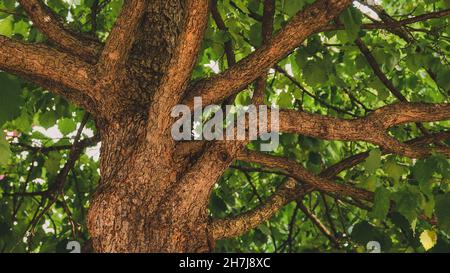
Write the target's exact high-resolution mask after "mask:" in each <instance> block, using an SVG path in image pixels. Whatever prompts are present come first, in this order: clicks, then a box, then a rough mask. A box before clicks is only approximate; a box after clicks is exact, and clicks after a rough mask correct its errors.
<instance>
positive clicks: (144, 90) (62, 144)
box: [0, 0, 450, 252]
mask: <svg viewBox="0 0 450 273" xmlns="http://www.w3.org/2000/svg"><path fill="white" fill-rule="evenodd" d="M17 2H18V3H15V1H11V0H2V1H1V2H0V15H1V17H0V18H1V20H0V32H1V33H2V34H3V35H2V36H0V69H1V70H2V71H4V72H2V74H0V81H1V93H0V94H1V96H2V101H1V105H2V109H1V110H0V124H3V125H2V126H3V129H4V132H5V133H6V134H3V135H2V138H1V140H0V141H1V142H0V144H1V145H0V152H1V155H0V163H1V164H2V169H0V171H1V172H2V173H3V175H2V176H1V181H2V183H1V187H0V194H1V195H2V196H3V197H2V199H1V200H2V203H1V205H0V211H1V216H0V220H1V221H0V224H1V225H0V227H1V228H0V230H2V232H1V234H2V235H1V238H0V247H2V249H3V251H51V250H52V248H53V247H55V245H59V246H63V244H64V243H63V242H64V241H63V239H64V238H68V237H70V238H77V239H79V240H83V241H87V242H90V244H91V245H92V250H93V251H97V252H208V251H213V250H214V249H216V250H218V251H238V250H254V251H256V250H257V251H302V250H303V251H305V250H313V249H315V250H322V251H328V250H338V249H343V250H348V251H355V250H361V248H360V247H364V246H365V245H366V243H368V242H369V241H374V240H375V241H379V242H380V243H381V245H382V247H383V248H384V249H385V250H388V249H392V251H405V250H409V251H423V249H424V248H425V250H428V249H430V248H432V247H434V248H435V249H438V247H441V248H444V249H445V247H448V239H449V238H448V236H449V235H450V231H449V226H450V225H449V218H448V217H449V215H450V213H448V204H449V202H450V195H449V194H450V193H449V192H450V188H449V183H448V182H449V178H450V177H449V174H450V171H449V170H450V168H449V164H448V160H447V157H448V156H449V155H450V149H449V147H448V144H449V142H448V139H449V137H450V135H449V132H448V131H446V130H445V127H446V126H447V127H448V125H449V123H448V120H449V119H450V104H448V103H447V100H448V95H449V94H450V93H449V82H448V61H447V53H448V49H449V39H448V38H449V37H448V36H446V35H445V33H446V30H448V27H447V24H448V18H447V16H448V15H449V13H450V11H449V10H448V9H447V8H448V1H435V0H434V1H424V3H421V4H417V3H411V2H409V1H384V2H383V4H382V5H381V4H377V3H373V2H374V1H367V2H363V1H360V2H356V3H355V4H353V5H352V4H351V3H352V1H349V0H316V1H310V0H298V1H297V0H296V1H290V0H285V1H275V0H264V1H263V0H235V1H234V0H233V1H228V0H223V1H220V0H212V1H209V0H185V1H165V0H155V1H142V0H127V1H123V2H124V3H123V5H122V1H118V0H113V1H107V0H103V1H100V0H92V1H78V2H76V3H75V4H74V3H69V2H70V1H62V0H52V1H46V2H47V3H44V1H41V0H19V1H17ZM375 2H376V1H375ZM390 14H395V16H394V15H392V16H391V15H390ZM31 22H32V23H31ZM113 22H114V23H113ZM12 75H15V76H17V77H14V76H12ZM47 91H48V92H51V94H50V93H48V92H47ZM250 94H253V96H252V98H250V97H251V96H250ZM194 97H201V98H202V99H203V104H204V105H207V104H214V103H215V104H230V103H235V104H236V105H247V104H249V103H254V104H256V105H260V104H269V105H272V104H278V106H279V107H280V108H281V110H280V128H279V133H280V134H281V145H280V147H278V149H277V150H276V151H274V152H272V153H263V152H261V151H259V147H260V144H261V141H254V142H251V143H249V142H246V141H214V142H203V141H180V142H177V141H174V140H173V138H172V136H171V127H172V124H173V123H174V122H175V118H173V117H171V109H172V108H173V107H174V106H176V105H178V104H184V105H187V106H189V107H190V108H191V109H192V108H193V100H194ZM66 101H68V102H70V104H69V103H67V102H66ZM53 125H57V127H58V128H59V131H60V132H61V134H62V135H63V137H62V138H61V139H59V140H55V139H51V138H49V137H48V135H47V136H46V135H43V134H42V133H39V130H37V129H36V128H37V126H38V127H39V126H40V127H44V128H50V127H52V126H53ZM40 127H39V128H40ZM86 128H89V129H90V130H92V131H94V132H95V133H94V134H93V135H92V136H91V137H89V136H88V134H87V133H86V130H85V129H86ZM41 131H42V130H41ZM99 142H100V143H101V152H100V162H99V164H97V162H96V160H95V159H93V158H91V157H88V156H86V155H84V151H85V149H86V148H88V147H92V146H95V145H97V143H99ZM97 168H98V171H99V172H98V171H97ZM99 174H100V175H99ZM99 177H101V178H100V181H99V182H98V185H97V186H96V184H97V180H98V178H99ZM95 186H96V187H95ZM274 187H276V190H275V191H273V192H271V190H270V189H273V188H274ZM94 189H95V193H94ZM233 191H237V192H235V193H233ZM87 207H89V210H88V212H87V214H86V213H85V210H86V208H87ZM300 212H301V213H302V215H303V218H301V219H299V218H298V217H297V215H298V214H300ZM367 212H368V213H367ZM227 213H231V214H233V215H231V216H230V215H228V216H227V215H226V214H227ZM274 215H276V216H275V219H272V221H269V222H267V221H268V220H270V219H271V218H272V217H273V216H274ZM338 223H339V225H340V226H338ZM416 232H419V233H418V234H417V235H416ZM299 233H301V234H300V235H299ZM243 234H246V235H244V237H240V238H241V239H239V241H236V240H228V241H227V240H225V241H224V240H222V239H225V238H232V237H236V236H240V235H243ZM318 234H319V235H323V237H320V238H321V239H320V240H317V239H316V236H317V235H318ZM349 235H350V237H349ZM419 235H420V237H419ZM24 237H25V240H23V238H24ZM268 237H270V240H268V239H267V238H268ZM286 238H287V239H286ZM324 239H325V240H324ZM394 239H395V240H394ZM280 240H281V241H280ZM238 242H240V243H238ZM246 242H247V243H246ZM418 242H422V245H423V246H420V243H418ZM436 242H437V244H438V245H437V246H435V245H436ZM216 243H217V245H216ZM247 244H248V245H247ZM63 247H64V246H63ZM447 250H448V248H447Z"/></svg>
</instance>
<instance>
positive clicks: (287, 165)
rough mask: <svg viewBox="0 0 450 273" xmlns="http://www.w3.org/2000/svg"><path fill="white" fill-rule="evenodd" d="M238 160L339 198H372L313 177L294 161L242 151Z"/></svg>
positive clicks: (367, 199)
mask: <svg viewBox="0 0 450 273" xmlns="http://www.w3.org/2000/svg"><path fill="white" fill-rule="evenodd" d="M238 159H239V160H242V161H247V162H252V163H257V164H261V165H264V166H267V167H271V168H277V169H281V170H283V171H285V172H286V175H288V176H291V177H292V178H295V179H296V180H298V181H300V182H303V183H305V184H307V185H310V186H312V187H314V188H316V189H318V190H321V191H324V192H329V193H333V194H337V195H339V196H350V197H353V198H356V199H360V200H366V201H371V200H372V198H373V196H372V193H370V192H368V191H365V190H362V189H357V188H354V187H352V186H348V185H345V184H338V183H335V182H333V181H330V180H329V179H328V178H323V177H320V176H317V175H314V174H312V173H310V172H309V171H308V170H306V169H305V168H304V167H303V166H301V165H300V164H299V163H297V162H296V161H295V160H291V159H288V158H283V157H277V156H273V155H269V154H264V153H260V152H254V151H244V152H243V153H241V154H240V155H238Z"/></svg>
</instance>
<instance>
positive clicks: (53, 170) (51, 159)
mask: <svg viewBox="0 0 450 273" xmlns="http://www.w3.org/2000/svg"><path fill="white" fill-rule="evenodd" d="M60 162H61V154H60V153H58V152H55V151H52V152H50V153H49V154H48V158H47V160H45V163H44V167H45V168H46V169H47V172H49V173H50V174H51V175H56V174H58V172H59V168H60Z"/></svg>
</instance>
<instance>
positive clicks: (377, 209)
mask: <svg viewBox="0 0 450 273" xmlns="http://www.w3.org/2000/svg"><path fill="white" fill-rule="evenodd" d="M390 194H391V192H390V191H389V190H387V189H385V188H383V187H380V188H378V189H377V190H376V191H375V199H374V205H373V208H372V211H371V216H372V217H374V218H377V219H379V220H384V219H386V216H387V214H388V213H389V208H390V204H391V202H390V201H391V200H390Z"/></svg>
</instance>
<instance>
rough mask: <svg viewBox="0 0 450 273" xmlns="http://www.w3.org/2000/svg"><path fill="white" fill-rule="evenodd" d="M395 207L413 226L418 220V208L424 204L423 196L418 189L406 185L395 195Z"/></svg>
mask: <svg viewBox="0 0 450 273" xmlns="http://www.w3.org/2000/svg"><path fill="white" fill-rule="evenodd" d="M393 199H394V201H395V207H396V209H397V211H398V212H399V213H401V214H402V215H403V216H405V218H406V219H408V221H409V222H410V223H411V224H412V223H413V221H414V220H415V219H416V218H417V215H418V208H419V206H420V205H421V204H422V202H423V196H422V194H421V193H420V190H419V189H418V188H417V187H414V186H411V185H405V186H404V187H402V188H401V190H399V191H398V192H396V193H395V194H394V195H393Z"/></svg>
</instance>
